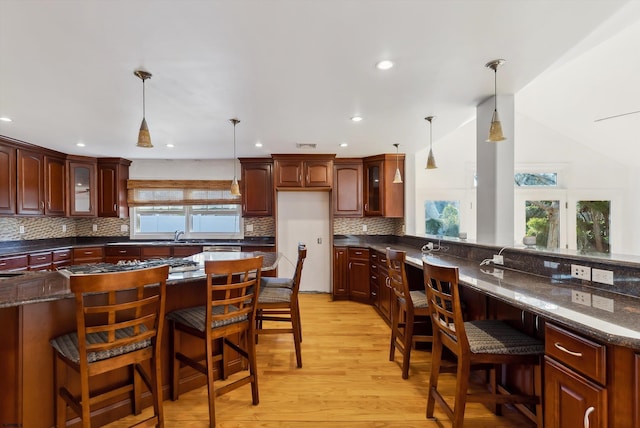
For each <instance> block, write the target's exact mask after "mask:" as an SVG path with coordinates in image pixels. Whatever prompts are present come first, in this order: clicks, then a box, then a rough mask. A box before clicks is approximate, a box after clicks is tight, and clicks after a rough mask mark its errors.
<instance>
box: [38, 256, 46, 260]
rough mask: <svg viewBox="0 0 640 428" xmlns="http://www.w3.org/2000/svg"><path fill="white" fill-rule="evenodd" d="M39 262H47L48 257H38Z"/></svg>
mask: <svg viewBox="0 0 640 428" xmlns="http://www.w3.org/2000/svg"><path fill="white" fill-rule="evenodd" d="M37 260H46V257H44V256H43V257H38V258H37Z"/></svg>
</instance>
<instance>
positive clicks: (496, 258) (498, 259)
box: [493, 254, 504, 265]
mask: <svg viewBox="0 0 640 428" xmlns="http://www.w3.org/2000/svg"><path fill="white" fill-rule="evenodd" d="M493 264H494V265H503V264H504V257H502V254H494V255H493Z"/></svg>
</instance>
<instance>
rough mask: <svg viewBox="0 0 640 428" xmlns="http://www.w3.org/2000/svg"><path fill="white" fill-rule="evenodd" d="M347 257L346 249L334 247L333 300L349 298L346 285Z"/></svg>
mask: <svg viewBox="0 0 640 428" xmlns="http://www.w3.org/2000/svg"><path fill="white" fill-rule="evenodd" d="M348 263H349V255H348V252H347V247H334V249H333V298H334V299H346V298H348V297H349V285H348V282H347V281H348V276H347V270H348Z"/></svg>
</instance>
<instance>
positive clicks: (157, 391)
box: [151, 350, 164, 428]
mask: <svg viewBox="0 0 640 428" xmlns="http://www.w3.org/2000/svg"><path fill="white" fill-rule="evenodd" d="M154 354H155V355H154V356H153V358H152V359H151V398H152V400H153V413H154V415H156V417H157V418H158V425H157V426H158V428H163V427H164V409H163V407H162V369H161V367H160V352H158V351H156V350H154Z"/></svg>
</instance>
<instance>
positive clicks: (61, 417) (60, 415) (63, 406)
mask: <svg viewBox="0 0 640 428" xmlns="http://www.w3.org/2000/svg"><path fill="white" fill-rule="evenodd" d="M54 365H55V370H54V373H55V380H54V384H55V394H56V427H57V428H62V427H64V426H66V424H67V402H66V401H65V400H64V398H62V395H60V389H61V388H62V384H63V382H62V378H63V376H64V375H65V374H66V367H64V366H63V363H62V361H60V358H58V355H57V354H56V355H54Z"/></svg>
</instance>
